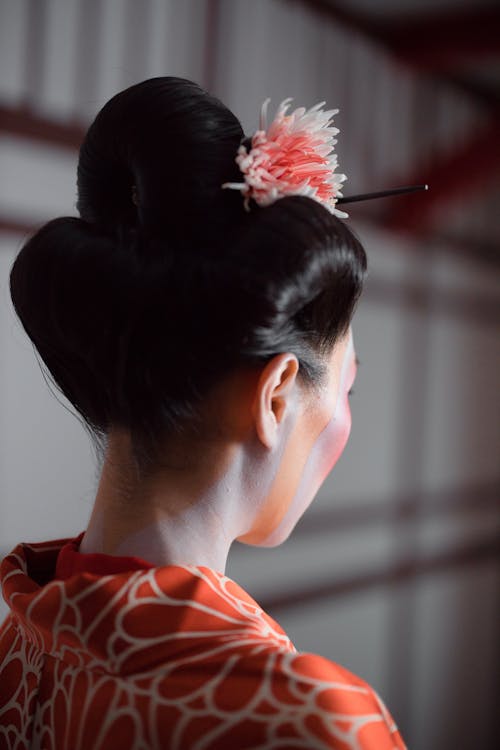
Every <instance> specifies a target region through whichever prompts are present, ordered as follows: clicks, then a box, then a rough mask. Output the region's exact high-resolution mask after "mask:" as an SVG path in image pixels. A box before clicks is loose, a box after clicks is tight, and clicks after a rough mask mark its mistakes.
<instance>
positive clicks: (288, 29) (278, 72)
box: [0, 0, 500, 750]
mask: <svg viewBox="0 0 500 750" xmlns="http://www.w3.org/2000/svg"><path fill="white" fill-rule="evenodd" d="M499 39H500V9H499V7H498V5H497V4H493V3H492V4H488V3H486V2H483V1H482V0H468V1H467V2H462V3H459V2H456V1H455V0H432V2H431V0H425V1H424V0H398V1H396V0H374V1H373V2H369V0H342V2H340V1H337V2H327V1H326V0H323V1H320V0H314V1H313V0H310V1H306V0H252V1H250V0H141V1H140V2H139V0H0V175H1V179H0V555H3V554H5V553H6V552H8V551H9V550H10V549H11V548H12V547H13V546H14V545H15V544H16V543H18V542H19V541H38V540H43V539H50V538H56V537H61V536H75V535H76V534H77V533H79V532H80V531H82V530H83V529H84V528H85V527H86V523H87V520H88V517H89V514H90V511H91V507H92V502H93V498H94V496H95V492H96V485H97V480H98V467H97V465H96V462H95V457H94V455H93V451H92V449H91V445H90V443H89V439H88V437H87V434H86V433H85V432H84V430H83V428H82V426H81V425H80V423H79V422H78V420H77V419H76V418H75V416H74V413H73V409H72V407H71V406H70V405H69V404H68V402H67V401H66V400H65V399H64V397H63V396H62V395H61V394H60V393H56V392H55V390H54V387H53V386H52V387H49V386H48V383H47V382H46V375H45V374H44V372H43V369H41V368H40V365H39V361H38V359H37V356H36V353H35V352H34V350H33V347H32V346H31V343H30V342H29V340H28V339H27V337H26V335H25V333H24V331H23V329H22V327H21V325H20V323H19V322H18V321H17V319H16V318H15V316H14V314H13V311H12V307H11V303H10V296H9V292H8V274H9V270H10V267H11V265H12V262H13V260H14V258H15V256H16V254H17V252H18V251H19V249H20V247H21V246H22V243H23V241H24V240H25V238H26V237H27V236H28V234H29V232H30V231H32V229H33V228H35V227H37V226H39V225H40V224H41V223H43V222H45V221H46V220H48V219H50V218H53V217H55V216H60V215H68V214H76V211H75V200H76V186H75V182H76V159H77V150H78V146H79V143H80V142H81V139H82V137H83V133H84V131H85V128H86V127H87V126H88V124H89V123H90V121H91V120H92V118H93V117H94V116H95V114H96V113H97V111H98V110H99V109H100V108H101V107H102V106H103V105H104V103H105V102H106V101H107V100H108V99H109V98H110V97H111V96H112V95H113V94H114V93H116V92H117V91H119V90H121V89H123V88H125V87H126V86H128V85H131V84H132V83H135V82H137V81H140V80H142V79H144V78H148V77H151V76H155V75H167V74H168V75H179V76H183V77H187V78H191V79H194V80H195V81H197V82H198V83H200V84H201V85H202V86H204V87H205V88H208V89H209V90H210V91H211V92H212V93H214V94H215V95H217V96H219V97H220V98H221V99H222V100H223V101H224V102H225V103H226V104H227V105H228V106H229V107H230V108H231V109H233V111H234V112H235V113H236V115H237V116H238V117H239V118H240V119H241V121H242V124H243V127H244V129H245V131H246V133H247V134H251V133H252V132H253V131H254V130H255V129H256V128H257V125H258V113H259V109H260V105H261V102H262V101H263V99H264V98H266V97H268V96H269V97H272V102H271V107H270V110H269V111H270V115H271V116H272V115H273V114H274V111H275V110H274V108H275V107H276V106H277V105H278V104H279V102H280V101H281V100H282V99H284V98H286V97H288V96H292V97H294V102H293V105H294V106H301V105H304V106H312V105H313V104H315V103H316V102H318V101H323V100H325V101H326V103H327V106H328V107H338V108H339V109H340V114H339V115H338V116H337V118H336V123H335V124H336V125H338V127H339V128H340V134H339V136H338V138H339V142H338V144H337V147H336V148H337V151H338V154H339V164H340V171H342V172H345V173H346V174H347V175H348V178H349V179H348V182H347V183H346V186H345V188H344V195H349V194H353V193H357V192H362V191H370V190H378V189H383V188H385V187H391V186H397V185H404V184H411V183H414V182H427V183H429V185H430V190H429V192H428V193H422V194H414V195H413V196H410V197H408V198H405V197H398V198H395V199H387V200H379V201H373V202H371V203H368V202H367V203H359V204H355V203H353V204H351V205H350V206H349V207H347V208H348V210H349V213H350V218H349V219H348V221H349V224H350V226H352V227H353V228H354V230H355V231H356V233H357V234H358V235H359V236H360V238H361V239H362V240H363V242H364V243H365V246H366V249H367V253H368V256H369V268H370V270H369V278H368V281H367V285H366V291H365V293H364V296H363V297H362V300H361V302H360V305H359V307H358V311H357V313H356V316H355V319H354V323H353V330H354V341H355V347H356V350H357V354H358V357H359V359H360V360H361V366H360V369H359V372H358V377H357V382H356V385H355V395H354V396H353V398H352V400H351V404H352V412H353V428H352V433H351V438H350V441H349V444H348V446H347V448H346V450H345V452H344V454H343V456H342V457H341V459H340V461H339V462H338V464H337V465H336V467H335V468H334V470H333V472H332V474H331V475H330V477H329V478H328V480H327V481H326V482H325V484H324V486H323V487H322V489H321V491H320V493H319V494H318V496H317V498H316V499H315V501H314V503H313V505H312V506H311V507H310V509H309V510H308V512H307V513H306V514H305V516H304V518H303V519H302V520H301V521H300V522H299V524H298V525H297V527H296V529H295V531H294V533H293V534H292V536H291V538H290V539H289V540H288V541H287V542H286V543H285V544H283V545H282V546H281V547H278V548H275V549H258V548H254V547H244V546H243V545H239V544H236V545H235V546H234V547H233V549H232V551H231V554H230V559H229V564H228V568H227V573H228V575H230V576H231V577H233V578H234V579H235V580H237V581H238V582H239V583H240V584H241V585H243V586H244V587H246V588H247V590H248V591H249V592H250V593H251V594H252V595H253V596H254V597H255V598H256V599H257V600H258V601H259V602H260V603H261V605H262V606H263V607H264V608H267V609H268V610H269V612H270V613H271V615H273V616H274V617H275V618H276V619H277V620H278V621H279V622H280V623H281V625H282V626H283V627H284V628H285V630H286V631H287V632H288V633H289V635H290V637H291V638H292V640H293V641H294V642H295V645H296V646H297V648H298V649H299V650H303V651H313V652H317V653H321V654H323V655H324V656H327V657H328V658H330V659H332V660H334V661H337V662H339V663H340V664H342V665H344V666H345V667H347V668H348V669H350V670H352V671H353V672H355V673H357V674H359V675H360V676H362V677H363V678H365V679H366V680H368V681H369V682H370V683H371V684H372V685H373V686H374V687H375V689H376V690H377V691H378V692H379V693H380V694H381V695H382V697H383V698H384V699H385V701H386V702H387V704H388V706H389V708H390V710H391V712H392V713H393V715H394V717H395V718H396V721H397V723H398V725H399V727H400V729H401V731H402V734H403V737H404V738H405V739H406V741H407V743H408V744H409V747H410V748H411V749H414V750H448V749H449V750H451V748H457V749H458V750H469V749H470V750H473V749H474V750H476V749H477V748H480V747H481V748H484V749H485V750H486V749H487V748H494V747H495V748H496V747H500V738H499V735H498V729H497V726H498V711H497V712H495V705H498V704H497V703H496V701H497V699H498V693H499V687H500V680H499V668H498V667H499V638H498V632H499V624H500V619H499V615H500V606H499V604H500V575H499V568H500V565H499V554H500V548H499V543H498V539H499V537H498V530H499V526H500V507H499V492H498V487H499V483H498V478H499V466H498V464H499V462H498V458H499V446H500V427H499V425H500V420H499V416H500V415H499V398H498V373H499V365H500V356H499V354H500V352H499V336H498V334H499V318H500V311H499V288H500V283H499V274H498V267H499V262H498V259H499V258H498V247H499V241H500V219H499V214H500V212H499V208H498V206H499V203H500V201H499V199H500V178H499V174H500V146H499V144H500V138H499V133H500V46H499V44H500V43H499ZM166 179H170V176H166ZM4 614H5V607H4V605H3V602H2V604H1V605H0V616H2V617H3V615H4Z"/></svg>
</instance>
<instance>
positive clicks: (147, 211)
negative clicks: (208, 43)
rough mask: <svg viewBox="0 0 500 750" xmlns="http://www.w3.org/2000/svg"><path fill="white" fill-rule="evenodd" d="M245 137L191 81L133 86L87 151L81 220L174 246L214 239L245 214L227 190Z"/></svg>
mask: <svg viewBox="0 0 500 750" xmlns="http://www.w3.org/2000/svg"><path fill="white" fill-rule="evenodd" d="M242 137H243V131H242V128H241V125H240V123H239V120H238V119H237V118H236V117H235V116H234V114H233V113H232V112H231V111H230V110H229V109H228V108H227V107H226V106H225V105H224V104H222V102H220V101H219V100H218V99H216V98H215V97H213V96H211V95H210V94H208V93H207V92H206V91H204V90H203V89H202V88H201V87H200V86H199V85H198V84H197V83H195V82H193V81H189V80H186V79H183V78H176V77H171V76H165V77H158V78H151V79H148V80H146V81H143V82H141V83H138V84H136V85H134V86H131V87H129V88H127V89H125V90H124V91H121V92H120V93H118V94H116V95H115V96H114V97H113V98H112V99H110V100H109V101H108V102H107V103H106V104H105V105H104V107H103V108H102V109H101V111H100V112H99V113H98V115H97V116H96V118H95V120H94V122H93V123H92V124H91V126H90V127H89V129H88V132H87V134H86V137H85V139H84V141H83V143H82V145H81V148H80V155H79V163H78V180H77V182H78V202H77V208H78V210H79V212H80V215H81V217H82V218H83V219H86V220H87V221H89V222H92V223H95V224H97V225H99V226H100V227H101V228H102V229H103V230H106V231H107V232H114V231H116V229H117V228H118V227H134V226H137V225H138V224H139V225H140V226H141V230H142V232H143V233H144V234H147V235H149V236H152V235H153V236H159V237H163V238H165V239H167V240H168V241H169V242H170V243H172V244H173V245H183V246H189V245H191V246H192V245H193V244H196V242H195V241H196V239H200V238H204V239H207V237H208V235H214V236H215V235H216V234H217V233H219V232H220V231H221V229H222V228H223V227H224V226H228V225H230V224H231V223H232V222H233V220H237V218H238V216H240V215H241V213H242V206H241V201H239V200H237V198H239V196H234V195H228V193H229V192H230V191H227V190H222V189H221V185H222V183H223V182H224V181H226V180H231V179H235V178H236V177H237V176H238V173H239V169H238V166H237V164H236V162H235V156H236V153H237V149H238V146H239V144H240V141H241V139H242ZM134 186H135V190H136V195H137V203H138V205H135V203H134V200H133V187H134Z"/></svg>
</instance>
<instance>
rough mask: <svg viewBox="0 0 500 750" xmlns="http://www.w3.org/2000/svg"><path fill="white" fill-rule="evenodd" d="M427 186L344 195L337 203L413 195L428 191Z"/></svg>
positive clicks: (411, 186)
mask: <svg viewBox="0 0 500 750" xmlns="http://www.w3.org/2000/svg"><path fill="white" fill-rule="evenodd" d="M428 189H429V186H428V185H409V186H408V187H400V188H392V189H391V190H380V191H379V192H378V193H362V194H361V195H346V196H345V198H339V199H338V200H337V203H354V202H355V201H368V200H371V199H372V198H385V197H386V196H388V195H401V193H414V192H416V191H417V190H428Z"/></svg>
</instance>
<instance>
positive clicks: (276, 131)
mask: <svg viewBox="0 0 500 750" xmlns="http://www.w3.org/2000/svg"><path fill="white" fill-rule="evenodd" d="M270 101H271V100H270V99H266V100H265V101H264V103H263V104H262V108H261V113H260V123H259V130H257V131H256V132H255V133H254V135H253V136H252V141H251V142H252V146H251V148H250V151H247V148H246V146H244V145H241V146H240V147H239V148H238V155H237V156H236V162H237V164H238V166H239V167H240V170H241V172H242V174H243V175H244V182H225V183H224V184H223V185H222V187H223V188H231V189H233V190H240V191H241V193H242V195H244V197H245V201H244V206H245V209H246V210H247V211H249V210H250V208H249V201H250V198H253V200H254V201H255V202H256V203H258V204H259V205H261V206H268V205H270V204H271V203H274V201H275V200H277V199H278V198H282V197H284V196H287V195H307V196H309V197H311V198H314V199H315V200H317V201H319V202H321V203H322V204H323V205H324V206H325V207H326V208H327V209H328V210H329V211H330V212H331V213H333V214H336V215H337V216H340V217H341V218H346V217H347V216H348V214H346V213H345V212H344V211H340V210H339V209H337V208H335V204H336V202H337V199H338V197H340V196H342V193H341V188H342V183H343V182H344V180H346V179H347V177H346V175H345V174H337V173H336V172H335V169H336V168H337V166H338V165H337V154H335V153H332V152H333V147H334V145H335V143H337V141H336V139H335V137H334V136H335V135H337V133H338V132H339V131H338V128H335V127H331V122H332V118H333V116H334V115H336V114H337V113H338V111H339V110H338V109H330V110H327V111H323V110H322V109H321V107H322V106H323V105H324V104H325V102H319V103H318V104H315V105H314V107H311V108H310V109H308V110H306V108H305V107H299V108H298V109H295V110H294V111H293V112H292V113H291V114H289V115H287V114H286V111H287V109H288V107H289V106H290V102H291V101H292V98H288V99H285V100H284V101H283V102H281V104H280V106H279V107H278V110H277V112H276V115H275V117H274V120H273V121H272V123H271V124H270V126H269V127H267V123H266V121H267V105H268V104H269V102H270Z"/></svg>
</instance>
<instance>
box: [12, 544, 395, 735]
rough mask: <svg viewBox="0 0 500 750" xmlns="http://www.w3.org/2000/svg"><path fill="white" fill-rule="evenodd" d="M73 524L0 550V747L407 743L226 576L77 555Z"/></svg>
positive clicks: (372, 703) (385, 716)
mask: <svg viewBox="0 0 500 750" xmlns="http://www.w3.org/2000/svg"><path fill="white" fill-rule="evenodd" d="M82 536H83V535H82V534H81V535H80V536H79V537H77V538H76V539H75V540H54V541H52V542H46V543H41V544H31V545H26V544H24V545H23V544H21V545H19V546H18V547H17V548H16V549H15V550H14V551H13V552H12V553H11V555H10V556H8V557H7V558H5V559H4V561H3V564H2V570H1V577H2V584H3V590H4V596H5V597H6V599H7V601H8V602H9V603H10V606H11V608H12V614H11V615H10V616H9V618H8V619H7V620H6V622H5V623H4V625H3V627H2V630H1V631H0V665H2V666H1V667H0V686H1V691H0V747H2V748H14V747H16V748H30V747H38V748H47V749H49V748H50V749H53V750H56V749H57V750H62V748H71V750H88V749H89V748H92V750H100V748H103V750H104V748H120V750H127V749H128V748H130V749H131V750H132V749H133V748H148V749H149V748H158V750H160V749H163V748H169V749H170V750H175V748H179V749H182V750H194V749H195V748H198V749H199V750H202V749H203V750H216V749H218V750H223V749H224V748H234V749H237V748H278V747H280V748H292V747H296V748H338V749H339V750H343V749H344V748H345V749H347V748H349V749H350V750H354V748H370V749H371V748H376V749H377V750H384V749H385V748H387V750H393V749H394V748H404V747H405V746H404V743H403V741H402V740H401V737H400V735H399V733H398V731H397V728H396V726H395V724H394V722H393V720H392V718H391V716H390V715H389V713H388V711H387V709H386V708H385V706H384V705H383V703H382V702H381V701H380V699H379V698H378V696H377V695H376V694H375V692H374V691H373V690H372V689H371V688H370V687H369V686H368V685H367V684H366V683H365V682H363V680H361V679H359V678H358V677H356V676H355V675H353V674H351V673H350V672H348V671H347V670H345V669H344V668H342V667H341V666H339V665H337V664H334V663H332V662H330V661H328V660H327V659H324V658H323V657H321V656H318V655H314V654H300V653H297V651H296V649H295V647H294V646H293V644H292V643H291V642H290V640H289V639H288V637H287V636H286V634H285V633H284V632H283V630H282V629H281V628H280V626H279V625H278V624H277V623H276V622H275V621H274V620H273V619H272V618H270V617H269V616H268V615H267V614H266V613H265V612H263V611H262V610H261V609H260V608H259V606H258V604H257V603H256V602H255V601H254V600H253V599H252V598H251V597H250V596H249V595H248V594H246V593H245V591H243V589H242V588H241V587H240V586H238V584H236V583H235V582H234V581H232V580H231V579H230V578H228V577H227V576H225V575H223V574H222V573H219V572H217V571H215V570H213V569H210V568H206V567H202V566H199V567H196V566H174V565H172V566H165V567H153V566H149V567H148V568H146V567H145V566H148V563H147V562H146V561H141V560H140V559H137V558H136V559H134V558H129V559H127V558H124V557H121V558H116V557H113V556H106V555H83V554H81V553H79V552H78V551H77V550H78V545H79V541H80V540H81V537H82ZM61 549H62V552H61ZM120 568H121V569H122V571H121V572H120ZM87 571H92V572H87ZM111 571H112V572H111ZM53 576H54V577H53Z"/></svg>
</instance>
